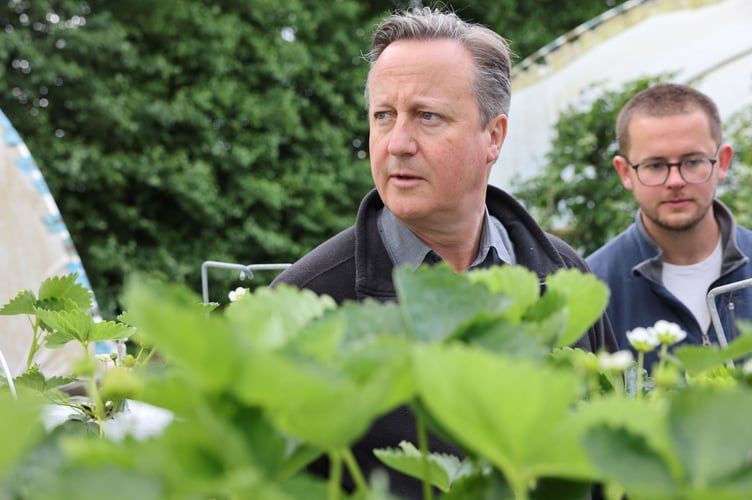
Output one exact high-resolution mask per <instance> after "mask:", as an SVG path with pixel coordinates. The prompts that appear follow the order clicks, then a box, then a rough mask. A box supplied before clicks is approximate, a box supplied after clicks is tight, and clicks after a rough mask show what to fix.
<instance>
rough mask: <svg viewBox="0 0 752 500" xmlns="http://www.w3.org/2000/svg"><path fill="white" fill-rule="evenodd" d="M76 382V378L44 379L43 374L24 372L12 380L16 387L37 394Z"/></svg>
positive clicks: (56, 377)
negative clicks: (32, 390)
mask: <svg viewBox="0 0 752 500" xmlns="http://www.w3.org/2000/svg"><path fill="white" fill-rule="evenodd" d="M76 380H78V378H77V377H72V376H71V377H61V376H55V377H50V378H45V376H44V374H43V373H42V372H40V371H33V370H32V371H26V372H24V373H22V374H21V375H19V376H18V377H16V378H14V379H13V382H15V384H16V386H17V387H26V388H29V389H34V390H37V391H39V392H45V391H49V390H52V389H56V388H58V387H60V386H62V385H65V384H69V383H71V382H75V381H76Z"/></svg>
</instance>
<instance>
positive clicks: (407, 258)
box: [378, 207, 516, 269]
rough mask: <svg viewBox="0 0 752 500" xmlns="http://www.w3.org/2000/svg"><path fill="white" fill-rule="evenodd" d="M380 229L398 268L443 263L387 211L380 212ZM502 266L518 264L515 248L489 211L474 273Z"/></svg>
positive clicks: (380, 233) (429, 248) (505, 231)
mask: <svg viewBox="0 0 752 500" xmlns="http://www.w3.org/2000/svg"><path fill="white" fill-rule="evenodd" d="M378 228H379V235H380V236H381V240H382V241H383V243H384V246H385V247H386V251H387V253H388V254H389V258H390V259H391V260H392V263H393V264H394V265H395V267H396V266H401V265H405V264H409V265H410V266H412V267H413V268H416V267H418V266H419V265H421V264H423V263H424V262H426V263H435V262H438V261H439V260H441V258H440V257H439V256H438V255H437V254H436V252H434V251H433V250H431V247H429V246H428V245H426V244H425V243H423V241H421V239H420V238H418V237H417V236H415V234H414V233H413V232H412V231H410V229H408V228H407V226H405V225H404V224H402V223H401V222H400V221H399V220H397V218H396V217H395V216H394V214H392V212H391V211H389V209H388V208H387V207H384V208H383V209H382V210H381V211H380V212H379V215H378ZM492 250H494V251H492ZM502 263H506V264H515V263H516V259H515V256H514V246H513V244H512V240H511V239H510V238H509V233H508V232H507V230H506V228H505V227H504V225H503V224H502V223H501V221H499V220H498V219H497V218H496V217H493V216H492V215H490V214H489V213H488V208H486V212H485V215H484V217H483V230H482V231H481V239H480V245H479V247H478V255H476V257H475V259H474V261H473V263H472V265H471V266H470V269H473V268H476V267H488V266H490V265H498V264H502Z"/></svg>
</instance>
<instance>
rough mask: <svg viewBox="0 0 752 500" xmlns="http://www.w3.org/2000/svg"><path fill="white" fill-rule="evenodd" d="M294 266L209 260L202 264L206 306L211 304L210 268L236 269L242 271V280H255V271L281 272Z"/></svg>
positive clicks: (203, 292)
mask: <svg viewBox="0 0 752 500" xmlns="http://www.w3.org/2000/svg"><path fill="white" fill-rule="evenodd" d="M291 265H292V264H249V265H244V264H237V263H234V262H220V261H216V260H207V261H204V263H203V264H201V293H202V296H203V299H204V304H208V303H209V268H210V267H217V268H220V269H234V270H236V271H240V278H241V279H246V278H248V279H253V271H267V270H281V269H285V268H288V267H290V266H291Z"/></svg>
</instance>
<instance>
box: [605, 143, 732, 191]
mask: <svg viewBox="0 0 752 500" xmlns="http://www.w3.org/2000/svg"><path fill="white" fill-rule="evenodd" d="M720 151H721V149H720V148H718V151H716V153H715V157H714V158H703V157H699V158H685V159H683V160H682V161H674V162H671V161H654V160H648V161H643V162H641V163H637V164H635V165H633V164H632V163H631V162H630V161H629V158H627V157H626V156H624V155H619V156H621V157H622V158H624V159H625V160H627V164H628V165H629V166H630V167H632V168H633V169H635V172H636V173H637V180H639V181H640V183H641V184H642V185H643V186H651V187H653V186H660V185H662V184H663V183H665V182H666V181H667V180H668V176H669V174H670V173H671V167H676V168H677V169H679V175H680V176H681V178H682V179H684V182H686V183H687V184H702V183H703V182H705V181H707V180H708V179H710V175H711V174H712V173H713V167H714V166H715V164H716V162H717V161H718V153H719V152H720Z"/></svg>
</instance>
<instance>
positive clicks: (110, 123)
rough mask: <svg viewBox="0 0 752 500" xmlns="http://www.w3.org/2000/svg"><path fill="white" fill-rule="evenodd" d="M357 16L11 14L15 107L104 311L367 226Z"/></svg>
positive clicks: (258, 8) (179, 4)
mask: <svg viewBox="0 0 752 500" xmlns="http://www.w3.org/2000/svg"><path fill="white" fill-rule="evenodd" d="M53 13H54V15H53ZM358 14H359V7H358V5H357V3H356V2H353V1H342V2H337V3H332V4H331V5H330V6H328V7H327V8H326V9H313V10H312V9H308V8H306V7H305V6H304V5H303V3H301V2H297V1H285V2H277V1H256V2H253V4H252V5H251V4H250V3H247V2H232V1H225V2H196V1H187V0H186V1H174V2H156V3H155V2H148V1H142V0H128V1H123V2H117V3H111V2H104V1H92V2H89V3H88V4H85V3H82V2H77V1H68V2H53V1H40V2H34V3H33V4H32V3H30V2H29V3H22V2H19V3H16V4H15V7H14V8H13V9H11V12H6V16H7V17H5V18H4V19H3V24H4V25H5V26H6V34H5V35H4V42H3V47H4V52H3V55H4V58H5V60H6V61H7V62H8V64H7V65H6V66H5V67H4V71H3V75H2V77H3V80H4V81H5V82H6V85H7V87H8V88H9V89H11V92H10V93H9V94H10V95H8V96H6V97H5V98H4V99H3V100H2V101H0V106H1V107H2V109H3V110H4V112H5V113H6V114H7V115H8V116H9V117H11V119H12V121H13V123H14V126H15V127H16V128H17V129H18V130H19V131H20V132H21V134H22V136H23V137H25V139H26V141H27V143H28V145H29V147H30V149H31V150H32V151H33V154H34V156H35V159H36V161H37V162H38V163H39V164H40V167H41V168H43V172H44V173H45V176H46V179H47V181H48V183H49V184H50V188H51V190H52V192H53V193H54V195H55V198H56V200H57V202H58V204H59V205H60V207H61V211H62V213H63V215H64V218H65V221H66V224H67V226H68V228H69V230H70V232H71V234H72V235H73V238H74V241H75V242H76V244H77V247H78V251H79V253H80V255H81V258H82V260H83V261H84V263H85V266H86V268H87V271H88V272H89V274H90V278H91V281H92V285H93V287H94V288H95V290H97V292H98V295H99V297H100V305H102V306H103V309H104V310H106V311H109V312H113V311H114V310H115V309H116V307H115V302H114V301H115V297H114V296H113V295H111V294H110V293H109V292H110V291H111V292H116V290H117V288H118V285H119V283H121V282H122V279H123V277H124V276H125V275H127V274H128V273H130V272H131V271H134V270H146V271H159V272H164V274H166V275H168V276H170V277H171V278H173V279H177V280H179V281H183V280H187V279H190V278H191V277H193V278H195V276H197V270H198V269H199V267H200V264H201V262H202V261H203V260H206V259H215V260H226V261H233V262H243V263H252V262H279V261H288V260H291V259H294V258H296V257H298V256H299V255H301V254H302V253H304V252H305V251H307V250H308V249H310V248H311V247H312V246H313V245H315V244H316V243H318V242H319V241H320V240H321V239H322V235H327V234H333V233H334V232H336V231H338V230H339V229H341V228H342V227H344V226H346V225H347V224H349V223H351V222H352V220H353V217H354V208H355V206H356V205H357V201H358V200H359V199H360V197H362V196H363V194H364V193H365V192H366V191H367V189H368V188H369V187H370V182H371V181H370V175H369V170H368V164H367V161H366V159H365V152H364V149H365V144H366V141H367V125H366V121H365V120H364V111H363V102H362V82H363V81H364V78H365V71H366V66H367V65H366V64H365V63H364V61H363V60H362V58H361V57H360V54H361V50H362V48H363V47H365V46H367V43H368V42H367V36H368V34H367V33H366V31H365V30H364V29H362V28H360V27H359V26H360V25H361V24H363V21H362V20H361V19H360V18H359V17H358ZM322 41H324V42H322ZM103 299H104V301H105V303H104V304H102V301H103Z"/></svg>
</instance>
